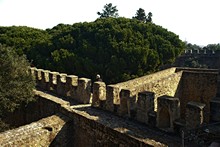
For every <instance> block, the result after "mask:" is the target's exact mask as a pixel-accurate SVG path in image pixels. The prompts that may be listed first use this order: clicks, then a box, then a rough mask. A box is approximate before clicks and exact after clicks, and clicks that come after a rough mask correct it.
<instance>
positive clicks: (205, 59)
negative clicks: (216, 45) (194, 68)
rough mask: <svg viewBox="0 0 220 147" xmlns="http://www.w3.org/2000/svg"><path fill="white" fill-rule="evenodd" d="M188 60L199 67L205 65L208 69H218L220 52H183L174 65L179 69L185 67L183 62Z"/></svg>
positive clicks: (219, 66) (219, 67)
mask: <svg viewBox="0 0 220 147" xmlns="http://www.w3.org/2000/svg"><path fill="white" fill-rule="evenodd" d="M190 58H193V59H194V60H196V61H198V63H199V64H200V65H206V66H207V67H208V68H210V69H220V50H217V51H212V50H185V52H184V53H183V54H182V55H181V56H179V57H178V58H177V59H176V61H175V63H174V65H175V66H179V67H183V66H186V65H185V64H186V63H185V62H186V61H188V60H189V59H190Z"/></svg>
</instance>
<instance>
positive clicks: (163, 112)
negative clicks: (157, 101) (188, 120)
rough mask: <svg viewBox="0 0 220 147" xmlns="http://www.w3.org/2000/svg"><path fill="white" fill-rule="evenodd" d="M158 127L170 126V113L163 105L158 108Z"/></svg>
mask: <svg viewBox="0 0 220 147" xmlns="http://www.w3.org/2000/svg"><path fill="white" fill-rule="evenodd" d="M158 127H159V128H170V113H169V110H168V108H166V107H163V108H161V109H160V112H159V116H158Z"/></svg>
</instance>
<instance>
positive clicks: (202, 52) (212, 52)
mask: <svg viewBox="0 0 220 147" xmlns="http://www.w3.org/2000/svg"><path fill="white" fill-rule="evenodd" d="M183 55H185V56H190V55H197V56H200V55H202V56H216V55H217V56H219V55H220V50H206V49H203V50H201V49H195V50H192V49H185V50H184V53H183Z"/></svg>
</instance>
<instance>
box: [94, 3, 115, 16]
mask: <svg viewBox="0 0 220 147" xmlns="http://www.w3.org/2000/svg"><path fill="white" fill-rule="evenodd" d="M97 14H98V15H100V18H106V17H118V9H117V8H116V6H113V5H112V3H109V4H106V5H105V6H104V9H102V12H97Z"/></svg>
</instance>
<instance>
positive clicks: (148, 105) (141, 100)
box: [137, 91, 154, 124]
mask: <svg viewBox="0 0 220 147" xmlns="http://www.w3.org/2000/svg"><path fill="white" fill-rule="evenodd" d="M152 111H154V93H153V92H149V91H145V92H140V93H138V100H137V120H138V121H140V122H143V123H146V124H148V115H149V113H150V112H152Z"/></svg>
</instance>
